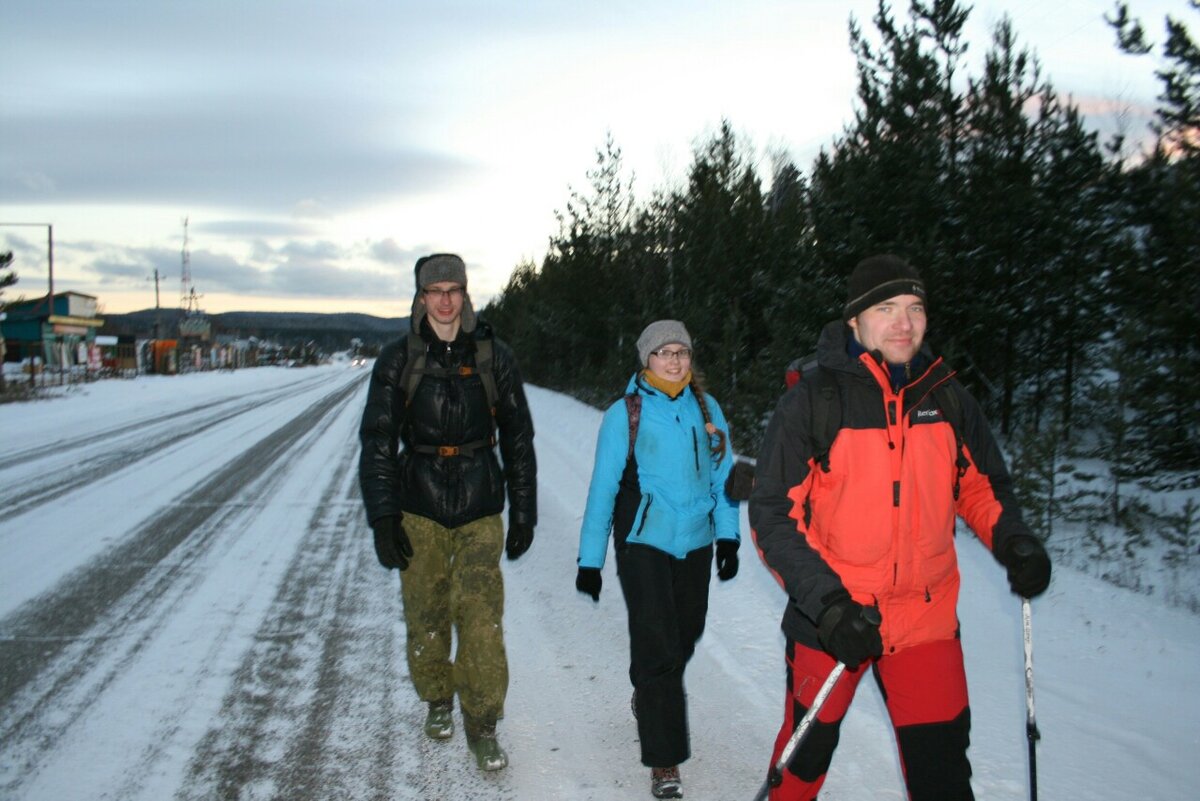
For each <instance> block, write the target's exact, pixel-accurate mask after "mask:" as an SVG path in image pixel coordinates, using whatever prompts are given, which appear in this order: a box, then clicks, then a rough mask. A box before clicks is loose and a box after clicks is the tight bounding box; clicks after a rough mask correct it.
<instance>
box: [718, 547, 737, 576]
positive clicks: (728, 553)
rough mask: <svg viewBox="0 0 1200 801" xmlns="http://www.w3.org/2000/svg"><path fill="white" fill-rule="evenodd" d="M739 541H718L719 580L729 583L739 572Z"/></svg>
mask: <svg viewBox="0 0 1200 801" xmlns="http://www.w3.org/2000/svg"><path fill="white" fill-rule="evenodd" d="M739 544H740V543H739V542H738V541H737V540H717V578H719V579H720V580H721V581H729V580H730V579H731V578H733V577H734V576H736V575H737V571H738V555H737V552H738V545H739Z"/></svg>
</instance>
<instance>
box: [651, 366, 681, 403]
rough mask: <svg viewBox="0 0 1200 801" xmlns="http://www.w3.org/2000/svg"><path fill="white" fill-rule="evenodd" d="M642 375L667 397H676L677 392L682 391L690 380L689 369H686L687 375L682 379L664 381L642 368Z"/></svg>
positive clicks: (677, 395)
mask: <svg viewBox="0 0 1200 801" xmlns="http://www.w3.org/2000/svg"><path fill="white" fill-rule="evenodd" d="M642 375H643V376H644V377H645V379H646V383H647V384H649V385H650V386H652V387H654V388H655V389H657V390H658V391H659V392H661V393H663V394H664V395H666V396H667V397H668V398H678V397H679V394H680V393H681V392H683V390H684V389H685V388H686V387H687V385H688V384H690V383H691V381H692V371H691V370H688V373H687V375H685V376H684V377H683V380H682V381H666V380H664V379H662V378H659V377H658V376H656V375H655V374H654V373H652V372H650V371H649V370H643V371H642Z"/></svg>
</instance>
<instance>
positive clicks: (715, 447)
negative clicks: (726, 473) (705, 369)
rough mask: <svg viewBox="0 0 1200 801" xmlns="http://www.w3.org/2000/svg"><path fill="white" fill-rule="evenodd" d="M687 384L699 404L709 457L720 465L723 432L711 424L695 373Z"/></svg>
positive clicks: (723, 456) (723, 451)
mask: <svg viewBox="0 0 1200 801" xmlns="http://www.w3.org/2000/svg"><path fill="white" fill-rule="evenodd" d="M688 383H689V384H690V386H691V388H692V394H693V395H695V396H696V400H697V401H698V402H699V403H700V414H702V415H704V430H705V431H707V432H708V442H709V445H708V448H709V452H710V455H712V456H715V457H717V463H718V464H720V462H721V460H722V459H724V458H725V432H724V431H722V430H721V429H719V428H717V427H716V425H715V424H714V423H713V421H712V415H711V414H709V412H708V403H707V402H706V401H705V400H704V390H702V389H700V384H699V383H697V381H696V374H695V372H693V373H692V380H691V381H689V382H688Z"/></svg>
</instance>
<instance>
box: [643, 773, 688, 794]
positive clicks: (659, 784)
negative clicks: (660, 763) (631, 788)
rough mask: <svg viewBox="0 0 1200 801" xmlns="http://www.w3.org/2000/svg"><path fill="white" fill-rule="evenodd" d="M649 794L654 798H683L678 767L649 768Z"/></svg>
mask: <svg viewBox="0 0 1200 801" xmlns="http://www.w3.org/2000/svg"><path fill="white" fill-rule="evenodd" d="M650 794H651V795H653V796H654V797H655V798H683V782H682V781H680V780H679V767H678V766H675V767H673V768H650Z"/></svg>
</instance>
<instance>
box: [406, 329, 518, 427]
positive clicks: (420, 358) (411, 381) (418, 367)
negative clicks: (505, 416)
mask: <svg viewBox="0 0 1200 801" xmlns="http://www.w3.org/2000/svg"><path fill="white" fill-rule="evenodd" d="M407 343H408V344H407V348H408V358H407V359H406V360H405V362H404V370H403V371H401V373H400V386H402V387H404V404H405V405H406V406H407V405H409V404H411V403H412V398H413V393H415V392H416V391H417V387H418V386H420V384H421V379H422V378H424V377H425V376H427V375H432V376H441V377H449V376H463V377H465V376H469V375H476V374H478V375H479V380H480V381H481V382H482V383H483V391H484V392H485V393H486V394H487V401H488V408H489V409H490V410H491V412H492V422H493V424H495V417H496V400H497V399H498V398H499V397H500V392H499V390H498V389H497V388H496V371H495V349H494V348H493V347H492V340H490V339H480V340H476V342H475V366H474V367H456V368H448V367H427V366H426V360H425V357H426V354H427V353H428V348H427V347H426V345H425V340H424V339H423V338H422V337H421V335H420V334H418V333H415V332H412V331H410V332H409V333H408V337H407Z"/></svg>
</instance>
